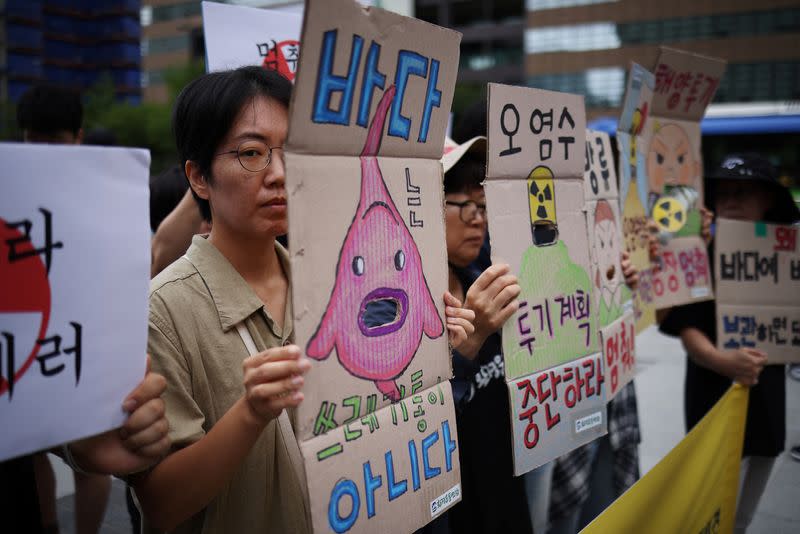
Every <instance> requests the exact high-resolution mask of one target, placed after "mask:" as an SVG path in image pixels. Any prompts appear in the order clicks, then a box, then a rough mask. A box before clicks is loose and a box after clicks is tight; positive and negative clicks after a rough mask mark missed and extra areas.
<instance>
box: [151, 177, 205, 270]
mask: <svg viewBox="0 0 800 534" xmlns="http://www.w3.org/2000/svg"><path fill="white" fill-rule="evenodd" d="M202 224H203V217H202V216H201V215H200V209H199V208H198V207H197V204H195V201H194V198H192V190H191V189H187V190H186V193H185V194H184V195H183V198H182V199H181V201H180V202H179V203H178V205H177V206H175V209H174V210H172V211H171V212H170V214H169V215H167V216H166V217H165V218H164V220H163V221H161V224H159V225H158V228H157V229H156V233H155V235H154V236H153V241H152V243H151V250H152V252H151V254H152V256H151V262H150V277H151V278H152V277H154V276H155V275H157V274H158V273H160V272H161V271H163V270H164V268H165V267H167V266H168V265H169V264H170V263H172V262H173V261H175V260H177V259H178V258H180V257H181V255H183V254H184V253H185V252H186V251H187V250H188V249H189V245H191V243H192V236H194V235H195V234H196V233H198V231H199V230H200V227H201V225H202Z"/></svg>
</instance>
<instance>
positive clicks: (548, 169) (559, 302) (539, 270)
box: [484, 84, 616, 475]
mask: <svg viewBox="0 0 800 534" xmlns="http://www.w3.org/2000/svg"><path fill="white" fill-rule="evenodd" d="M488 133H489V137H488V156H487V176H486V178H487V180H486V183H485V186H484V190H485V191H486V202H487V212H488V215H489V233H490V235H491V236H492V260H493V262H494V263H507V264H509V265H510V266H511V271H512V272H513V273H515V274H516V275H517V276H518V278H519V284H520V286H521V288H522V293H521V294H520V296H519V301H520V307H519V310H518V311H517V313H516V314H514V316H512V317H511V318H510V319H509V320H508V321H506V323H505V325H504V326H503V358H504V368H505V372H506V382H507V386H508V389H509V401H510V406H511V425H512V434H513V448H514V472H515V473H516V474H517V475H519V474H522V473H525V472H527V471H530V470H531V469H533V468H535V467H536V466H538V465H541V464H543V463H545V462H548V461H550V460H552V459H553V458H556V457H558V456H560V455H562V454H564V453H565V452H568V451H570V450H572V449H573V448H575V447H577V446H579V445H582V444H583V443H586V442H588V441H591V440H592V439H594V438H595V437H597V435H598V433H599V434H602V433H604V432H605V407H604V401H605V395H604V393H603V390H602V381H603V371H602V357H601V355H599V354H597V352H598V351H599V344H598V333H597V314H596V311H595V305H596V304H595V302H594V299H595V296H596V295H595V289H594V286H593V283H592V280H591V275H590V273H591V272H592V269H591V265H592V262H591V259H590V253H589V237H588V230H587V221H586V213H585V192H584V187H591V185H585V183H584V170H585V163H584V162H585V157H586V155H587V150H589V149H591V150H592V151H593V152H592V154H596V156H597V158H598V161H597V162H596V164H597V168H596V169H595V165H594V164H592V168H593V169H595V170H596V171H597V172H598V173H599V175H598V177H597V178H598V182H597V185H598V191H597V194H596V198H595V200H594V202H599V201H601V200H602V201H604V202H607V201H606V200H604V199H603V198H602V196H603V195H609V194H613V193H614V190H615V189H616V187H615V186H614V190H612V189H611V187H612V184H611V183H610V181H611V180H610V179H611V176H610V175H609V176H608V178H609V182H608V186H609V189H608V191H605V175H604V171H605V170H607V167H608V165H609V164H610V161H611V160H610V158H611V156H610V150H609V145H604V144H603V143H602V140H601V144H600V145H599V146H598V145H597V144H596V140H595V138H592V143H593V145H592V146H591V147H588V146H587V136H586V117H585V110H584V104H583V97H581V96H578V95H570V94H565V93H556V92H552V91H544V90H540V89H531V88H525V87H512V86H507V85H499V84H489V103H488ZM594 151H596V152H594ZM601 155H602V160H603V161H600V160H601ZM603 162H605V164H606V165H605V166H604V165H602V163H603ZM601 189H602V195H601ZM567 362H572V363H569V364H567ZM564 364H566V365H564ZM584 366H591V374H592V376H593V380H596V381H597V383H596V385H592V386H591V388H590V389H586V390H584V387H587V388H589V386H588V384H594V382H592V380H587V379H586V378H585V377H583V378H582V375H583V374H584V373H586V372H587V371H585V370H584ZM546 380H550V381H551V382H549V385H548V386H546V385H545V381H546ZM573 380H574V383H573V384H570V381H573ZM559 384H560V385H559ZM567 389H569V391H570V392H571V393H566V391H567ZM545 390H546V391H545ZM562 390H563V391H562ZM551 395H552V399H550V400H548V399H549V398H550V396H551ZM579 401H580V402H579ZM554 413H561V414H563V415H560V416H557V415H553V414H554ZM573 416H574V417H577V420H576V421H573ZM560 418H563V421H564V422H563V423H562V424H561V425H559V423H558V421H559V420H560ZM578 427H579V428H580V429H579V430H575V428H578ZM570 429H573V430H570Z"/></svg>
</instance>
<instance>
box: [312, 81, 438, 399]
mask: <svg viewBox="0 0 800 534" xmlns="http://www.w3.org/2000/svg"><path fill="white" fill-rule="evenodd" d="M394 94H395V87H394V86H391V87H390V88H389V89H387V90H386V92H385V93H384V95H383V98H382V99H381V101H380V103H379V104H378V109H377V111H376V114H375V117H374V118H373V121H372V124H371V125H370V128H369V131H368V134H367V140H366V143H365V145H364V149H363V151H362V153H361V158H360V159H361V196H360V199H359V203H358V208H357V209H356V213H355V216H354V217H353V222H352V223H351V224H350V228H348V230H347V235H346V236H345V239H344V243H343V244H342V248H341V250H340V253H339V262H338V265H337V267H336V282H335V284H334V287H333V291H332V293H331V297H330V300H329V301H328V307H327V309H326V310H325V314H324V315H323V317H322V320H321V321H320V323H319V326H318V327H317V331H316V332H315V333H314V335H313V336H312V337H311V340H310V341H309V343H308V346H307V347H306V353H307V354H308V356H309V357H311V358H314V359H317V360H322V359H325V358H327V357H328V355H329V354H330V352H331V350H333V348H334V347H335V348H336V353H337V355H338V357H339V361H340V362H341V364H342V366H343V367H344V368H345V369H347V371H349V372H350V373H351V374H352V375H354V376H357V377H359V378H363V379H365V380H373V381H375V385H376V386H377V388H378V390H380V391H381V392H382V393H383V394H384V395H386V396H387V397H389V398H390V399H391V400H393V401H396V400H399V399H400V391H399V390H398V388H397V385H396V384H395V382H394V380H395V379H396V378H397V377H399V376H400V375H401V374H402V373H403V371H404V370H405V369H406V367H408V364H409V363H411V360H412V359H413V358H414V354H416V351H417V349H418V348H419V345H420V342H421V340H422V335H423V333H424V334H425V335H427V336H428V337H429V338H432V339H433V338H437V337H439V336H441V335H442V334H443V333H444V324H443V323H442V320H441V318H440V317H439V313H438V311H437V310H436V306H435V304H434V302H433V298H432V296H431V293H430V289H429V288H428V283H427V281H426V280H425V276H424V273H423V271H422V258H421V257H420V253H419V250H418V249H417V245H416V243H415V242H414V239H413V238H412V236H411V233H410V232H409V231H408V228H407V227H406V225H405V222H404V220H403V217H402V216H401V215H400V213H399V212H398V210H397V207H396V206H395V204H394V201H393V200H392V197H391V196H390V195H389V191H388V190H387V188H386V184H385V182H384V180H383V176H382V174H381V170H380V167H379V166H378V159H377V157H376V156H377V154H378V151H379V149H380V145H381V137H382V135H383V128H384V123H385V119H386V113H387V111H388V109H389V106H390V105H391V103H392V100H393V98H394Z"/></svg>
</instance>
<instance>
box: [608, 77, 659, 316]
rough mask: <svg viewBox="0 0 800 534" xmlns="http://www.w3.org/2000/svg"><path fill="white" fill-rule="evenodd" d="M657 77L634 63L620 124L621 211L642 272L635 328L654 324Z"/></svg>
mask: <svg viewBox="0 0 800 534" xmlns="http://www.w3.org/2000/svg"><path fill="white" fill-rule="evenodd" d="M654 87H655V77H654V76H653V74H652V73H651V72H649V71H648V70H647V69H645V68H644V67H642V66H641V65H638V64H636V63H631V67H630V69H629V71H628V84H627V87H626V91H625V99H624V101H623V105H622V113H621V115H620V118H619V123H618V125H617V148H618V151H619V177H620V178H619V192H620V196H619V198H620V201H621V205H620V208H621V210H622V232H623V237H624V239H625V249H626V250H627V251H628V254H630V259H631V263H632V264H633V266H634V267H636V269H637V270H638V271H639V285H638V287H637V288H636V290H635V291H633V310H634V314H635V319H636V331H637V332H641V331H642V330H644V329H645V328H647V327H648V326H650V325H652V324H653V323H655V320H656V318H655V303H654V301H653V293H652V278H653V277H652V275H653V271H652V269H651V264H650V251H649V248H648V244H649V237H650V232H649V230H648V226H647V210H646V206H647V192H648V184H647V168H646V165H645V151H644V141H643V132H644V131H645V128H646V126H647V122H648V117H649V114H650V102H651V100H652V98H653V89H654Z"/></svg>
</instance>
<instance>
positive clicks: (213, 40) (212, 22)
mask: <svg viewBox="0 0 800 534" xmlns="http://www.w3.org/2000/svg"><path fill="white" fill-rule="evenodd" d="M302 21H303V17H302V15H301V14H300V13H286V12H281V11H276V10H269V9H257V8H253V7H244V6H230V5H226V4H218V3H216V2H203V33H204V35H205V40H206V69H207V70H208V72H214V71H218V70H228V69H235V68H237V67H243V66H245V65H262V66H264V67H265V68H271V69H274V70H277V71H278V72H280V73H281V74H283V75H284V76H286V77H287V78H288V79H289V80H291V81H294V76H295V73H296V72H297V66H298V64H299V60H300V29H301V25H302Z"/></svg>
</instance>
